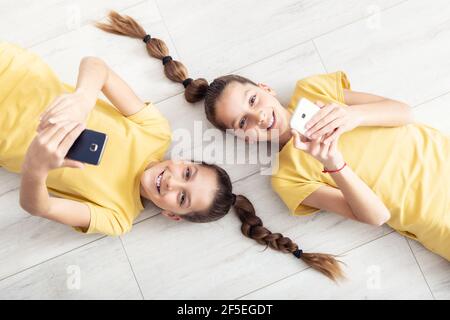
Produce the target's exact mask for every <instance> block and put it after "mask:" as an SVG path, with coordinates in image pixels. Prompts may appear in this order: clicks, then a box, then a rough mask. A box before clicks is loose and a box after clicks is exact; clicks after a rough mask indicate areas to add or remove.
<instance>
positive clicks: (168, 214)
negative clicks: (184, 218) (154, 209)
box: [161, 210, 181, 221]
mask: <svg viewBox="0 0 450 320" xmlns="http://www.w3.org/2000/svg"><path fill="white" fill-rule="evenodd" d="M161 213H162V214H163V215H165V216H166V217H167V218H169V219H171V220H174V221H180V220H181V217H180V216H179V215H176V214H175V213H173V212H171V211H167V210H163V211H161Z"/></svg>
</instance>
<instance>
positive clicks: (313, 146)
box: [292, 129, 344, 170]
mask: <svg viewBox="0 0 450 320" xmlns="http://www.w3.org/2000/svg"><path fill="white" fill-rule="evenodd" d="M332 134H333V133H328V134H325V135H324V136H322V137H319V138H317V139H312V140H311V139H308V138H307V137H305V136H303V135H301V134H300V133H299V132H298V131H297V130H294V129H292V135H293V138H294V146H295V147H296V148H297V149H300V150H303V151H305V152H307V153H309V154H310V155H312V156H313V157H314V158H315V159H317V160H318V161H320V162H321V163H322V164H323V165H324V167H325V168H327V169H328V170H336V169H338V168H340V167H341V166H342V165H343V164H344V158H343V157H342V154H341V152H340V151H339V150H338V148H337V145H338V137H336V138H335V139H334V140H332V141H331V142H329V143H324V142H322V140H324V139H327V138H328V137H330V135H332Z"/></svg>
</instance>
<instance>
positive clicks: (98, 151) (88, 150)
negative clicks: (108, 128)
mask: <svg viewBox="0 0 450 320" xmlns="http://www.w3.org/2000/svg"><path fill="white" fill-rule="evenodd" d="M107 140H108V136H107V135H106V134H104V133H102V132H98V131H94V130H89V129H85V130H83V132H81V134H80V135H79V136H78V138H77V139H76V140H75V142H74V143H73V145H72V147H70V149H69V152H67V155H66V158H69V159H72V160H76V161H80V162H84V163H89V164H93V165H98V164H99V163H100V160H101V159H102V155H103V151H104V150H105V147H106V141H107Z"/></svg>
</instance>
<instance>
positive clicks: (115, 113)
mask: <svg viewBox="0 0 450 320" xmlns="http://www.w3.org/2000/svg"><path fill="white" fill-rule="evenodd" d="M152 42H153V41H152ZM100 91H102V92H103V93H104V95H105V96H106V97H107V98H108V99H109V100H110V102H111V103H112V105H111V104H109V103H108V102H106V101H103V100H97V96H98V94H99V92H100ZM0 114H1V117H0V166H1V167H3V168H4V169H7V170H9V171H11V172H16V173H20V174H21V186H20V204H21V206H22V208H23V209H24V210H26V211H27V212H29V213H30V214H32V215H36V216H40V217H43V218H47V219H50V220H53V221H56V222H59V223H63V224H66V225H68V226H71V227H73V228H75V229H76V230H77V231H80V232H85V233H103V234H107V235H120V234H123V233H125V232H128V231H129V230H130V229H131V227H132V225H133V221H134V219H135V218H136V217H137V216H138V215H139V213H140V212H141V211H142V210H143V209H144V206H143V204H142V200H143V199H148V200H150V201H151V202H153V203H154V204H155V205H156V206H158V207H159V208H161V209H162V211H161V213H162V214H163V215H165V216H167V217H168V218H170V219H173V220H176V221H179V220H181V219H183V220H187V221H192V222H209V221H214V220H217V219H219V218H221V217H223V216H225V215H226V214H227V213H228V211H229V210H230V208H231V207H234V208H235V211H236V213H237V215H238V217H239V218H240V220H241V221H242V232H243V234H244V235H245V236H247V237H249V238H253V239H255V240H257V241H258V242H259V243H263V244H267V245H268V246H270V247H272V248H275V249H277V250H282V251H284V252H290V253H293V254H294V255H295V256H296V257H297V258H301V259H302V260H303V261H304V262H305V263H307V264H308V265H309V266H311V267H313V268H315V269H316V270H318V271H320V272H322V273H323V274H325V275H326V276H328V277H330V278H332V279H336V278H338V277H339V276H341V275H342V271H341V269H340V267H339V264H338V261H337V260H335V258H334V257H333V256H331V255H327V254H320V253H302V251H301V250H300V249H299V248H298V246H297V244H295V243H294V242H292V241H291V240H290V239H289V238H285V237H282V238H281V240H282V241H280V239H279V235H278V234H273V235H272V238H270V237H268V236H267V235H268V234H271V233H270V231H268V230H267V229H266V228H264V227H263V225H262V222H261V221H260V220H259V219H258V218H257V217H256V216H255V215H254V208H253V206H252V205H251V204H249V202H248V200H247V199H246V198H245V197H244V196H236V195H235V194H233V192H232V185H231V181H230V178H229V176H228V174H227V173H226V172H225V171H224V170H223V169H222V168H220V167H218V166H216V165H213V164H206V163H194V162H185V161H173V160H165V161H163V160H162V159H163V156H164V153H165V152H166V150H167V148H168V146H169V144H170V141H171V132H170V127H169V124H168V122H167V120H166V119H165V118H164V117H163V116H162V114H161V113H160V112H159V111H158V110H157V109H156V107H155V106H154V105H153V104H151V103H144V102H143V101H142V100H141V99H139V97H137V96H136V94H135V93H134V92H133V91H132V90H131V89H130V88H129V87H128V85H127V84H126V83H125V82H124V81H123V80H122V79H121V78H120V77H119V76H118V75H117V74H116V73H115V72H114V71H113V70H111V69H110V68H109V67H108V66H107V65H106V64H105V63H104V62H103V61H102V60H100V59H98V58H94V57H87V58H84V59H83V60H82V61H81V63H80V68H79V74H78V81H77V85H76V88H73V87H71V86H69V85H66V84H63V83H61V82H60V80H59V79H58V78H57V77H56V75H55V74H54V73H53V71H52V70H51V69H50V68H49V67H48V65H46V64H45V63H44V62H43V61H42V60H41V59H40V58H39V57H38V56H37V55H35V54H33V53H31V52H28V51H27V50H24V49H22V48H20V47H17V46H15V45H12V44H10V43H6V42H0ZM85 127H87V128H89V129H92V130H96V131H100V132H103V133H106V134H107V135H108V142H107V145H106V148H105V150H104V153H103V157H102V160H101V163H100V164H99V165H98V166H91V165H84V164H83V163H80V162H77V161H73V160H69V159H65V155H66V154H67V151H68V150H69V148H70V146H71V145H72V144H73V142H74V141H75V139H76V138H77V137H78V135H79V134H80V133H81V132H82V130H83V129H84V128H85ZM49 193H50V194H51V195H49ZM254 230H256V232H254ZM262 238H263V239H262Z"/></svg>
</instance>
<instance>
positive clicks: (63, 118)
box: [37, 89, 96, 132]
mask: <svg viewBox="0 0 450 320" xmlns="http://www.w3.org/2000/svg"><path fill="white" fill-rule="evenodd" d="M95 101H96V97H89V96H88V95H87V94H85V93H84V92H83V91H82V90H80V89H77V90H76V91H75V92H73V93H67V94H63V95H61V96H59V97H58V98H56V99H55V100H54V101H53V102H52V103H51V104H50V106H49V107H48V108H47V110H46V111H45V112H44V113H43V114H42V115H41V118H40V120H41V122H40V124H39V126H38V128H37V132H41V131H42V130H44V129H46V128H47V127H48V126H50V125H52V124H55V123H59V124H60V125H61V126H67V125H68V124H69V123H70V122H79V123H85V122H86V120H87V117H88V115H89V112H90V111H91V109H92V107H93V106H94V105H95Z"/></svg>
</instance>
